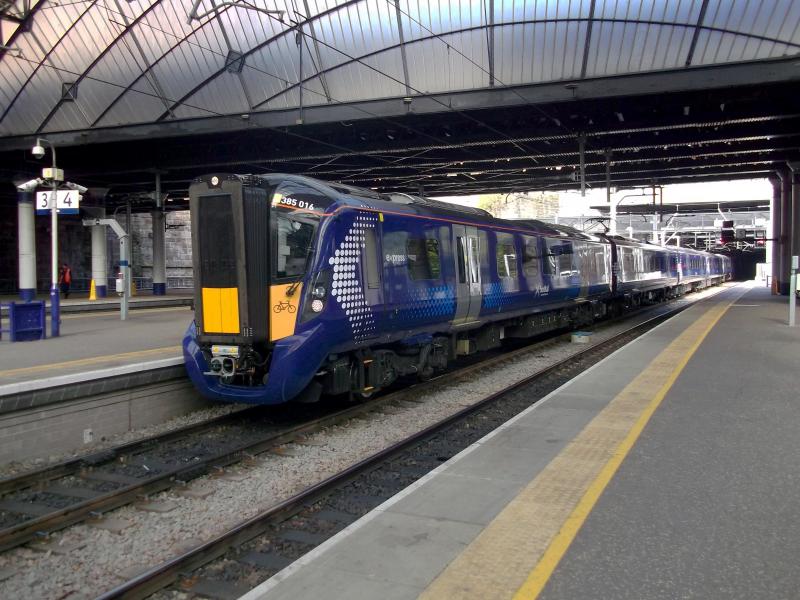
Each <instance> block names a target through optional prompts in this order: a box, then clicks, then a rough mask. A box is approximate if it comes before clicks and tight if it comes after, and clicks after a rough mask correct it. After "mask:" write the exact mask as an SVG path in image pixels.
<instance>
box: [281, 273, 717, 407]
mask: <svg viewBox="0 0 800 600" xmlns="http://www.w3.org/2000/svg"><path fill="white" fill-rule="evenodd" d="M722 281H723V278H722V277H719V278H712V279H710V280H707V281H705V280H698V281H692V282H688V283H685V284H680V285H671V286H667V287H660V288H653V289H649V290H637V289H632V290H628V291H626V292H624V293H622V294H619V295H617V296H609V297H606V298H599V299H587V300H586V301H584V302H581V303H578V304H575V305H573V306H569V307H562V308H558V309H555V310H549V311H543V312H537V313H533V314H527V315H523V316H515V317H512V318H509V319H503V320H498V321H494V322H491V323H488V324H486V325H483V326H481V327H479V328H476V329H470V330H468V331H463V332H455V333H452V332H451V333H434V334H430V335H429V336H426V339H425V341H424V342H421V343H414V342H412V343H405V342H404V343H395V344H391V345H386V346H376V347H369V348H360V349H358V350H354V351H351V352H347V353H341V354H335V355H331V356H329V357H328V360H327V361H326V362H325V364H323V366H322V367H321V368H320V370H319V372H318V373H317V375H316V377H315V378H314V380H312V382H311V383H310V384H309V386H308V387H307V388H306V389H305V390H304V392H303V393H302V394H300V396H298V397H297V398H296V401H298V402H316V401H318V400H319V399H320V398H321V397H322V396H323V395H325V396H342V395H344V394H347V395H348V396H349V398H350V399H351V400H353V401H358V400H361V399H365V398H368V397H370V396H371V395H373V394H374V393H375V392H377V391H379V390H381V389H383V388H386V387H388V386H390V385H391V384H393V383H394V382H395V381H397V379H399V378H400V377H407V376H415V377H417V378H419V379H420V380H427V379H430V378H431V377H432V376H433V375H434V374H436V373H437V372H441V371H443V370H444V369H446V368H447V366H448V364H449V363H450V362H452V361H454V360H455V359H457V358H458V357H460V356H467V355H471V354H476V353H479V352H486V351H488V350H493V349H496V348H499V347H501V346H502V344H503V340H508V339H520V338H523V339H524V338H535V337H538V336H541V335H544V334H547V333H553V332H556V331H568V330H574V329H578V328H580V327H586V326H588V325H591V324H592V323H594V322H595V321H599V320H602V319H605V318H608V317H612V316H618V315H621V314H623V313H624V312H626V311H628V310H631V309H632V308H636V307H639V306H644V305H651V304H657V303H660V302H664V301H667V300H672V299H675V298H678V297H680V296H683V295H684V294H686V293H688V292H693V291H698V290H700V289H703V288H705V287H706V286H707V285H718V284H720V283H722Z"/></svg>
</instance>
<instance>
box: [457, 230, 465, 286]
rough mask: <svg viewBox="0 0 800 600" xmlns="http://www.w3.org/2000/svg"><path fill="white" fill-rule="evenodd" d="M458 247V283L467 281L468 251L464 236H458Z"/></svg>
mask: <svg viewBox="0 0 800 600" xmlns="http://www.w3.org/2000/svg"><path fill="white" fill-rule="evenodd" d="M456 239H457V242H456V247H457V248H458V283H467V259H466V256H467V251H466V248H465V241H464V238H463V237H460V238H456Z"/></svg>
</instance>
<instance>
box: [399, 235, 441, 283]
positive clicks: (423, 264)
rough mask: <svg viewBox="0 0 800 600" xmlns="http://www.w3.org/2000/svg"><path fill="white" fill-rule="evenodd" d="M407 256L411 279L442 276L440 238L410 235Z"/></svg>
mask: <svg viewBox="0 0 800 600" xmlns="http://www.w3.org/2000/svg"><path fill="white" fill-rule="evenodd" d="M406 256H407V257H408V273H409V275H410V276H411V279H439V277H440V276H441V263H440V259H439V240H436V239H432V238H427V239H424V238H417V237H410V236H409V238H408V241H407V242H406Z"/></svg>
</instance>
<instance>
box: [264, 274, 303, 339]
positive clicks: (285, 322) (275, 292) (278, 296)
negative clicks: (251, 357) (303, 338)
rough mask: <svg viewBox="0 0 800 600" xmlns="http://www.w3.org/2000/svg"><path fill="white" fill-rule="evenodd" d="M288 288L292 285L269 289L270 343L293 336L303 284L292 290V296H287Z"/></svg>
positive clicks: (274, 286) (275, 286) (276, 286)
mask: <svg viewBox="0 0 800 600" xmlns="http://www.w3.org/2000/svg"><path fill="white" fill-rule="evenodd" d="M290 287H292V284H290V283H289V284H281V285H273V286H272V287H270V289H269V303H270V315H269V339H270V340H272V341H275V340H279V339H281V338H285V337H286V336H288V335H292V334H294V326H295V324H296V323H297V311H298V310H299V306H300V298H302V297H303V295H302V294H303V284H302V283H301V284H300V285H298V286H297V287H296V288H295V289H294V294H292V295H291V296H287V295H286V290H288V289H289V288H290Z"/></svg>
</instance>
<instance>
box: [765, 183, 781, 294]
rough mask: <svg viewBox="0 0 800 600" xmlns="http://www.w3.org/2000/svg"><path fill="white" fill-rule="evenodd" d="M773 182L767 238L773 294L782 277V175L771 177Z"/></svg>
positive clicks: (775, 292)
mask: <svg viewBox="0 0 800 600" xmlns="http://www.w3.org/2000/svg"><path fill="white" fill-rule="evenodd" d="M769 182H770V183H771V184H772V202H770V204H769V223H770V227H771V229H770V233H769V237H768V239H767V256H768V257H769V262H770V278H771V279H770V289H771V290H772V293H773V294H777V293H779V292H778V280H779V279H780V266H781V252H780V243H779V241H778V240H779V239H780V237H781V211H780V208H781V193H782V190H783V187H782V185H781V179H780V177H777V176H775V177H770V180H769Z"/></svg>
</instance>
